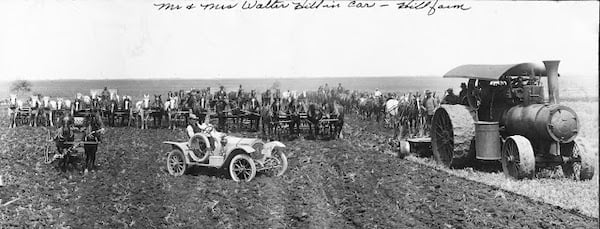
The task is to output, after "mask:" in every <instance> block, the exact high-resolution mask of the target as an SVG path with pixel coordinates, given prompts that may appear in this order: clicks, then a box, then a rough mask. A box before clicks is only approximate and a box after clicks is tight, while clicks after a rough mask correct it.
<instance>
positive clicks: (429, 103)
mask: <svg viewBox="0 0 600 229" xmlns="http://www.w3.org/2000/svg"><path fill="white" fill-rule="evenodd" d="M460 88H461V91H460V93H459V95H458V96H457V95H456V94H454V90H453V89H452V88H448V89H446V95H445V96H444V98H443V99H442V101H441V103H440V102H439V100H438V99H437V98H436V97H435V96H432V93H431V91H430V90H426V91H425V98H423V100H422V101H421V108H422V109H423V110H424V111H425V112H426V113H427V116H426V118H425V122H426V128H427V130H429V129H430V128H431V119H432V118H433V114H434V112H435V109H436V108H437V107H439V106H440V104H448V105H456V104H463V105H467V104H466V103H467V102H466V101H467V99H466V97H467V85H466V84H465V83H461V84H460Z"/></svg>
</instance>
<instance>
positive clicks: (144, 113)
mask: <svg viewBox="0 0 600 229" xmlns="http://www.w3.org/2000/svg"><path fill="white" fill-rule="evenodd" d="M148 109H150V95H147V94H145V95H144V99H143V100H141V101H137V102H136V103H135V111H134V109H131V112H132V113H131V116H132V117H133V116H134V115H135V114H134V112H135V113H137V118H139V119H140V129H148V124H147V123H146V122H147V121H148V119H149V117H150V112H148Z"/></svg>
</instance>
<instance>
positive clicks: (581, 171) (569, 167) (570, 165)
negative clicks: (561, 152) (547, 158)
mask: <svg viewBox="0 0 600 229" xmlns="http://www.w3.org/2000/svg"><path fill="white" fill-rule="evenodd" d="M565 156H573V157H575V158H577V157H579V158H581V162H567V163H565V164H563V165H561V167H562V171H563V174H564V175H565V177H567V178H572V179H574V180H582V181H583V180H590V179H592V177H594V161H595V159H594V156H593V155H592V154H590V153H589V152H587V151H586V150H585V149H584V148H583V147H582V146H581V145H579V144H577V143H574V145H573V149H572V153H570V154H569V155H565Z"/></svg>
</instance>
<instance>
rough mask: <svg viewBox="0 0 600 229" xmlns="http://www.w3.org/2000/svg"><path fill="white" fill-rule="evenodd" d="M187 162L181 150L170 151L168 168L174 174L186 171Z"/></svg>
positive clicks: (178, 174) (177, 174)
mask: <svg viewBox="0 0 600 229" xmlns="http://www.w3.org/2000/svg"><path fill="white" fill-rule="evenodd" d="M186 169H187V164H186V163H185V159H184V155H183V153H182V152H181V151H180V150H173V151H171V152H169V156H168V157H167V170H168V171H169V174H171V175H173V176H181V175H183V174H184V173H185V172H186Z"/></svg>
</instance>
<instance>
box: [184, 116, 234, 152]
mask: <svg viewBox="0 0 600 229" xmlns="http://www.w3.org/2000/svg"><path fill="white" fill-rule="evenodd" d="M209 120H210V115H208V114H207V115H206V117H205V119H204V123H202V124H198V117H197V116H196V115H195V114H190V124H189V125H188V126H187V128H186V130H187V133H188V136H189V137H190V138H191V137H193V136H194V135H195V134H196V133H204V134H206V135H207V137H208V141H209V142H210V148H211V149H212V150H215V149H216V152H220V151H221V149H222V146H221V145H218V144H221V141H222V139H223V138H224V137H225V136H226V134H225V133H221V132H218V131H217V130H215V128H214V127H213V125H211V124H210V123H209Z"/></svg>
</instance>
